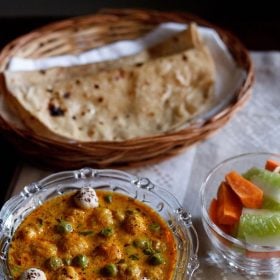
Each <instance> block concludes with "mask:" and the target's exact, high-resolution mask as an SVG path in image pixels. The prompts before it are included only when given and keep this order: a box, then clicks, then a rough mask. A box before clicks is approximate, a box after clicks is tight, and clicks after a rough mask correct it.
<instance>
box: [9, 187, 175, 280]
mask: <svg viewBox="0 0 280 280" xmlns="http://www.w3.org/2000/svg"><path fill="white" fill-rule="evenodd" d="M87 189H88V191H90V192H91V193H87V191H85V190H83V189H82V190H80V191H78V192H70V193H67V194H64V195H61V196H57V197H55V198H52V199H50V200H48V201H47V202H45V203H44V204H43V205H41V206H40V207H38V208H37V209H35V210H34V211H33V212H32V213H31V214H29V215H28V216H27V217H26V218H25V220H24V221H23V222H22V224H21V225H20V226H19V228H18V229H17V231H16V233H15V235H14V238H13V240H12V242H11V245H10V248H9V254H8V264H9V269H10V271H11V274H12V276H13V278H14V279H15V280H19V279H20V280H21V279H23V280H25V279H47V280H71V279H72V280H85V279H100V280H101V279H135V280H136V279H139V280H140V279H150V280H170V279H173V271H174V269H175V265H176V242H175V239H174V237H173V233H172V232H171V230H170V229H169V227H168V225H167V224H166V222H165V221H164V220H163V219H162V218H161V217H160V216H159V215H158V214H157V213H156V212H155V211H154V210H153V209H152V208H150V207H149V206H147V205H146V204H144V203H142V202H140V201H138V200H135V199H133V198H131V197H128V196H125V195H122V194H119V193H115V192H109V191H101V190H98V191H96V193H95V191H94V190H93V189H91V188H87ZM91 202H93V203H91Z"/></svg>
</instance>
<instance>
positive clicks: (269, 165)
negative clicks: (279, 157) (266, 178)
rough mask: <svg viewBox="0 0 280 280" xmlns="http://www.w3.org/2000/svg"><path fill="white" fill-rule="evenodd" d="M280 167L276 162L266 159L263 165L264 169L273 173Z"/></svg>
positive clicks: (279, 163)
mask: <svg viewBox="0 0 280 280" xmlns="http://www.w3.org/2000/svg"><path fill="white" fill-rule="evenodd" d="M279 166H280V162H277V161H276V160H272V159H268V160H267V161H266V163H265V169H267V170H269V171H273V170H274V169H275V168H276V167H279Z"/></svg>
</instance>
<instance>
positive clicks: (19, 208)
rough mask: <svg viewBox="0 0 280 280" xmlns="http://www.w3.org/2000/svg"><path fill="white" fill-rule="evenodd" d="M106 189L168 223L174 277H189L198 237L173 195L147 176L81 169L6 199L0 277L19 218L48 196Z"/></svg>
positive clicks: (0, 225) (0, 220)
mask: <svg viewBox="0 0 280 280" xmlns="http://www.w3.org/2000/svg"><path fill="white" fill-rule="evenodd" d="M85 185H86V186H91V187H93V188H95V189H103V190H110V191H114V192H118V193H123V194H126V195H128V196H131V197H133V198H136V199H138V200H140V201H142V202H144V203H146V204H147V205H149V206H150V207H151V208H153V209H154V210H155V211H157V212H158V213H159V214H160V215H161V217H162V218H163V219H164V220H165V221H166V222H167V223H168V224H169V226H170V228H171V230H172V232H173V234H174V237H175V239H176V243H177V251H178V260H177V264H176V271H175V274H174V280H179V279H190V278H191V277H192V274H193V272H194V271H195V270H196V269H197V267H198V260H197V251H198V237H197V233H196V231H195V229H194V227H193V225H192V221H191V216H190V214H189V213H188V212H187V211H185V210H184V209H183V208H182V207H181V205H180V204H179V203H178V201H177V200H176V198H175V197H174V196H173V195H172V194H171V193H169V192H168V191H166V190H165V189H163V188H160V187H158V186H155V185H154V184H153V183H152V182H150V180H149V179H147V178H139V177H135V176H133V175H131V174H128V173H126V172H122V171H117V170H109V169H108V170H95V169H91V168H84V169H80V170H75V171H65V172H60V173H55V174H53V175H50V176H48V177H46V178H44V179H42V180H40V181H38V182H34V183H31V184H30V185H28V186H25V187H24V188H23V190H22V192H21V193H20V194H19V195H17V196H14V197H12V198H11V199H10V200H8V201H7V202H6V203H5V204H4V206H3V208H2V209H1V211H0V249H1V251H0V254H1V255H0V258H1V259H0V279H2V280H7V279H12V278H11V276H10V273H9V268H8V266H7V262H6V259H7V253H8V250H9V244H10V242H11V238H12V237H13V234H14V232H15V230H16V229H17V227H18V226H19V224H20V223H21V222H22V220H23V219H24V218H25V217H26V215H28V213H30V212H31V211H32V210H34V209H35V208H36V207H37V206H39V205H41V204H42V203H44V201H46V200H47V199H49V198H52V197H55V196H58V195H61V194H63V193H66V192H68V191H73V190H76V189H79V188H81V187H83V186H85Z"/></svg>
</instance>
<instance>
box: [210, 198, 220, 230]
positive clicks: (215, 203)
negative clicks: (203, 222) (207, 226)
mask: <svg viewBox="0 0 280 280" xmlns="http://www.w3.org/2000/svg"><path fill="white" fill-rule="evenodd" d="M217 211H218V201H217V199H216V198H213V199H212V201H211V203H210V206H209V210H208V213H209V217H210V219H211V220H212V222H213V223H214V224H216V225H218V220H217Z"/></svg>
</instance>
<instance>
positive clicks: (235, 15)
mask: <svg viewBox="0 0 280 280" xmlns="http://www.w3.org/2000/svg"><path fill="white" fill-rule="evenodd" d="M151 2H152V1H151ZM200 2H201V1H200ZM170 3H171V2H170ZM170 3H169V1H167V2H166V3H165V8H166V9H170V10H171V9H172V8H171V4H170ZM219 5H220V7H219V10H217V9H214V8H213V7H211V8H209V6H208V8H207V7H205V8H204V7H203V6H202V7H200V9H198V8H197V6H191V7H190V8H191V9H190V10H188V12H192V13H195V14H197V15H198V16H200V17H203V18H205V19H206V20H208V21H210V22H212V23H214V24H216V25H219V26H221V27H223V28H225V29H227V30H229V31H230V32H232V33H233V34H235V35H236V36H237V37H239V39H240V40H241V41H242V42H243V43H244V45H245V46H246V47H247V48H248V49H249V50H257V51H269V50H280V19H279V16H278V9H276V8H275V9H273V7H270V10H269V12H267V11H266V10H265V9H262V8H261V7H258V9H256V10H255V12H254V11H253V10H252V9H251V10H246V8H245V9H244V8H243V10H241V11H240V10H238V7H234V9H233V8H232V6H230V5H229V4H228V1H224V2H222V4H221V3H219ZM256 5H258V4H256ZM169 6H170V7H169ZM173 10H174V9H173ZM175 10H176V9H175ZM180 10H181V9H180ZM237 11H239V12H237ZM63 18H65V16H64V17H58V16H55V17H54V16H52V17H51V16H47V17H46V16H40V17H38V16H36V17H2V18H1V17H0V26H1V32H0V48H2V47H3V46H4V45H5V44H7V43H8V42H9V41H11V40H12V39H14V38H16V37H18V36H20V35H22V34H25V33H27V32H29V31H31V30H32V29H34V28H37V27H40V26H43V25H45V24H47V23H50V22H53V21H57V20H60V19H63ZM0 154H1V160H0V176H1V177H0V178H1V180H0V183H1V187H0V205H2V203H3V202H4V196H5V192H6V190H7V187H8V186H9V183H10V181H11V178H12V176H13V173H14V170H15V168H16V166H17V164H18V162H20V161H21V158H20V155H18V154H17V152H16V150H15V148H14V147H12V146H11V145H10V144H9V143H8V142H7V141H6V140H5V138H4V137H3V135H0Z"/></svg>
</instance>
